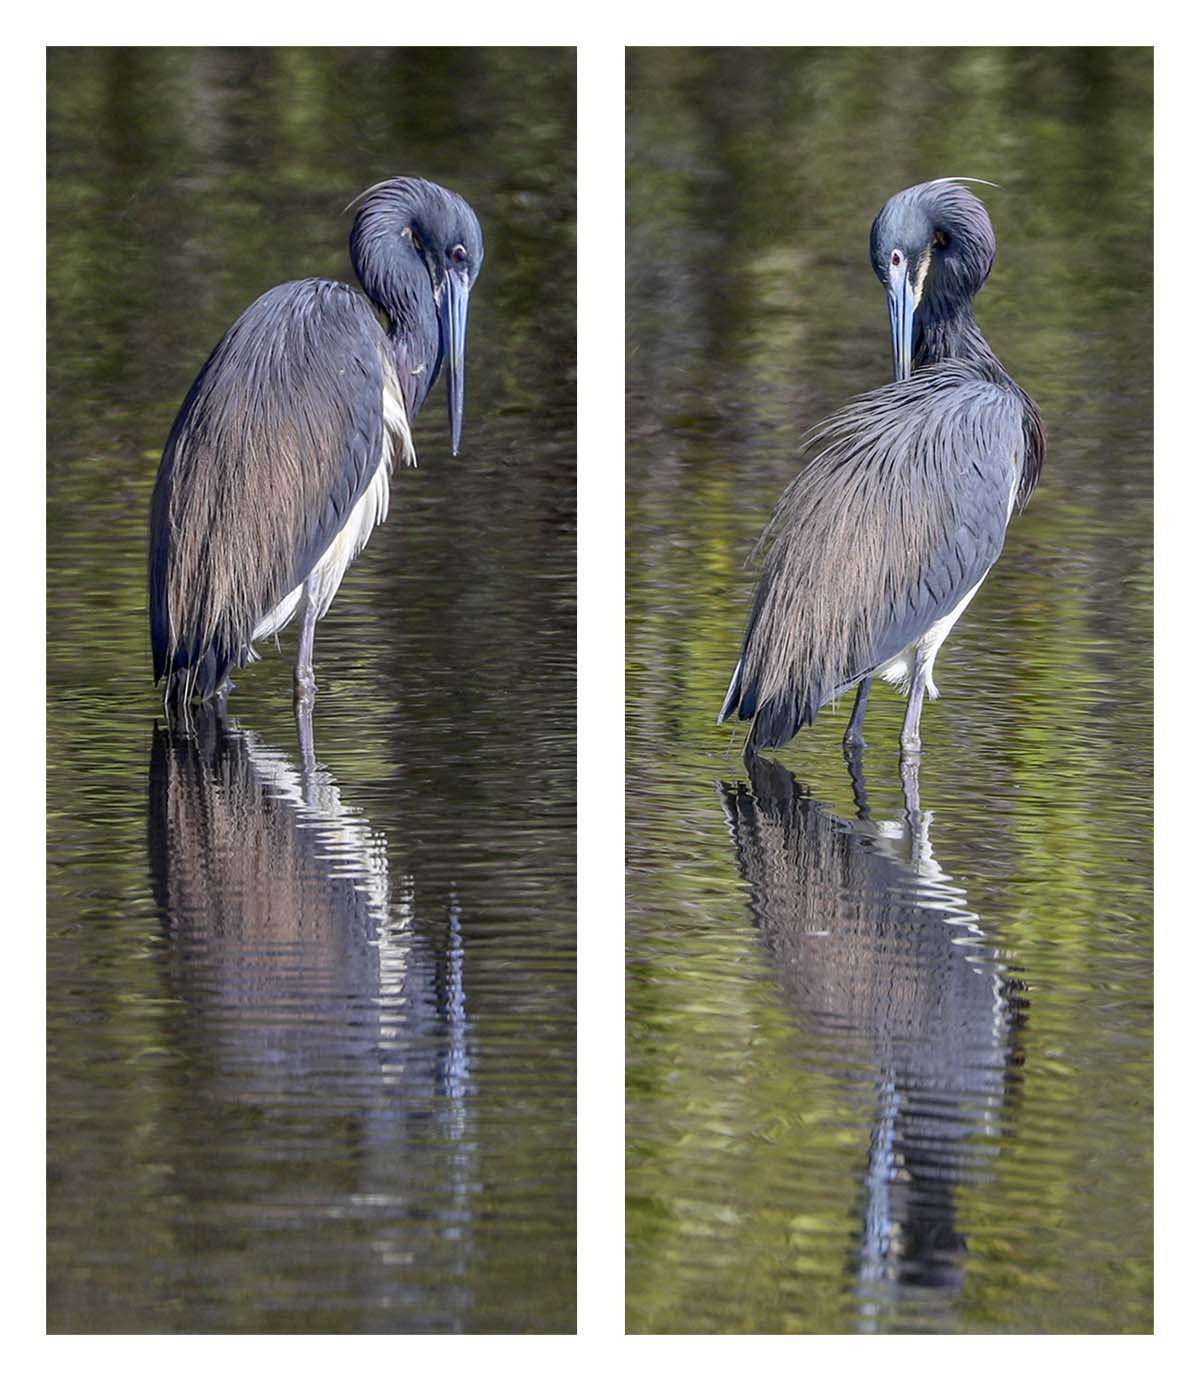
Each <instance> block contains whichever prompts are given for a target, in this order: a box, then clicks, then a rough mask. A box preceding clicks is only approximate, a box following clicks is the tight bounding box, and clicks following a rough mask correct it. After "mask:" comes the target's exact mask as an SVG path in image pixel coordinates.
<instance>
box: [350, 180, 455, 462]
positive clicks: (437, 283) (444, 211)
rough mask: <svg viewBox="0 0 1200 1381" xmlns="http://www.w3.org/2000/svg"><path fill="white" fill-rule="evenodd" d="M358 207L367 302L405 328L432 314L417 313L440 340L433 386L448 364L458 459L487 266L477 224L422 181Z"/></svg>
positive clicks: (365, 197) (451, 197)
mask: <svg viewBox="0 0 1200 1381" xmlns="http://www.w3.org/2000/svg"><path fill="white" fill-rule="evenodd" d="M356 201H357V203H358V213H357V215H356V216H355V218H354V228H353V229H352V230H351V232H350V258H351V261H352V262H353V264H354V268H355V272H357V274H358V276H359V279H360V280H361V281H362V285H363V287H364V288H365V289H366V291H367V293H368V295H369V296H370V297H372V298H373V299H374V300H375V301H376V302H379V303H380V304H381V305H383V306H384V307H385V309H387V310H388V312H389V314H392V315H393V320H395V321H397V322H399V323H400V324H401V325H404V324H406V323H413V322H416V321H421V320H424V319H427V318H428V313H426V312H424V311H422V310H420V309H421V308H422V307H424V306H431V307H432V316H433V318H434V319H436V322H437V335H438V340H437V359H436V362H435V364H434V365H433V368H432V371H431V376H430V384H431V385H432V383H433V380H434V379H435V378H436V376H437V372H438V370H439V369H440V367H441V365H442V362H443V361H445V364H446V385H447V394H448V396H449V403H450V448H451V450H452V451H453V453H454V454H455V455H457V454H458V445H459V441H460V440H461V438H462V417H463V385H464V380H465V374H466V354H467V307H468V304H469V302H470V297H471V289H472V288H473V287H474V286H475V279H476V278H477V277H478V276H479V268H480V265H481V264H482V263H483V232H482V231H481V230H480V228H479V221H478V219H477V218H476V215H475V212H474V211H472V210H471V208H470V206H468V205H467V203H466V202H465V201H464V200H463V199H462V197H460V196H458V195H457V194H456V193H454V192H450V191H447V190H446V188H445V187H439V186H438V185H437V183H436V182H426V181H425V180H424V179H423V178H417V177H397V178H392V179H391V180H390V181H388V182H380V183H378V184H377V185H376V186H374V187H372V188H370V189H369V190H368V191H366V192H364V193H363V194H362V196H361V197H358V198H356ZM353 204H354V203H352V205H353ZM413 293H418V294H422V293H423V294H424V295H425V296H426V302H425V303H421V302H416V303H414V302H412V301H411V297H412V294H413ZM430 329H431V330H432V329H433V328H432V323H431V326H430Z"/></svg>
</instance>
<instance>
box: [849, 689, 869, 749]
mask: <svg viewBox="0 0 1200 1381" xmlns="http://www.w3.org/2000/svg"><path fill="white" fill-rule="evenodd" d="M871 680H872V678H871V677H870V676H864V677H863V679H862V680H861V681H860V682H859V683H858V694H857V695H856V696H855V697H854V713H853V714H852V715H851V716H850V723H849V724H847V725H846V732H845V733H844V734H843V735H842V746H843V747H844V748H847V749H850V748H865V747H866V746H867V741H866V739H865V738H863V720H865V719H866V717H867V697H868V696H869V695H870V694H871Z"/></svg>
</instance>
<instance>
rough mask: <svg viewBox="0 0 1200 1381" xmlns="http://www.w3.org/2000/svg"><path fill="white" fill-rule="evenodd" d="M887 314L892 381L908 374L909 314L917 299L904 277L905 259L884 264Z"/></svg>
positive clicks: (911, 317) (906, 265) (910, 362)
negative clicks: (889, 327)
mask: <svg viewBox="0 0 1200 1381" xmlns="http://www.w3.org/2000/svg"><path fill="white" fill-rule="evenodd" d="M887 294H888V316H889V317H890V318H891V321H892V369H893V370H894V372H895V376H896V381H897V382H899V381H900V380H901V379H907V378H908V376H909V375H910V374H911V373H912V342H913V317H914V316H915V315H916V311H917V299H916V297H915V296H914V294H913V290H912V284H911V283H910V282H909V280H908V261H907V260H906V259H904V258H903V257H901V259H900V262H899V263H898V264H891V265H889V267H888V290H887Z"/></svg>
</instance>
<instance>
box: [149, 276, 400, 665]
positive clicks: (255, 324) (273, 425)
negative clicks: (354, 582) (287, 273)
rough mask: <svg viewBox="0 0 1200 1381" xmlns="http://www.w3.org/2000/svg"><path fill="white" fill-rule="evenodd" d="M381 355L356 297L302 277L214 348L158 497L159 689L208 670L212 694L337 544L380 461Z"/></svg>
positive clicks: (153, 560) (154, 590)
mask: <svg viewBox="0 0 1200 1381" xmlns="http://www.w3.org/2000/svg"><path fill="white" fill-rule="evenodd" d="M385 348H386V338H385V337H384V334H383V331H382V330H381V328H380V326H379V324H378V323H377V321H376V320H375V317H374V314H373V313H372V311H371V308H370V306H369V305H368V303H367V301H366V299H365V298H363V297H362V295H361V294H359V293H357V292H355V291H354V290H353V289H352V288H348V287H346V286H345V285H344V284H341V283H334V282H328V281H324V280H320V279H307V280H304V281H302V282H297V283H283V284H281V285H280V286H279V287H276V288H272V289H271V290H270V291H269V292H267V293H264V294H263V296H262V297H260V298H259V299H258V300H257V301H256V302H255V303H254V304H253V305H252V306H250V307H249V308H248V309H247V310H246V311H245V312H244V313H243V315H242V316H241V317H239V319H238V320H237V321H236V322H235V323H234V325H233V326H232V327H231V328H230V329H229V331H228V332H227V333H226V334H225V336H224V337H223V339H222V340H221V342H220V344H219V345H218V346H217V347H216V349H215V350H214V351H213V353H212V355H211V356H210V357H209V359H208V362H207V363H206V364H205V366H204V368H203V369H202V370H201V371H200V375H199V377H198V378H197V379H196V382H195V383H194V384H193V385H192V388H191V391H190V392H189V393H188V396H187V398H186V399H185V401H184V404H183V407H182V408H181V409H180V412H179V416H178V417H177V418H176V420H175V425H174V427H173V428H172V429H171V435H170V437H169V439H168V441H167V446H166V449H165V451H164V453H163V460H162V465H161V467H160V469H159V474H158V481H157V483H156V485H155V492H154V505H153V511H152V521H151V549H150V606H151V609H150V614H151V640H152V643H153V648H154V670H155V679H156V680H157V679H158V677H160V676H161V675H162V674H163V673H164V672H166V671H168V670H170V671H174V670H177V669H178V668H180V667H183V666H193V667H198V666H201V665H204V666H205V667H206V672H205V676H206V679H207V677H208V676H209V675H217V674H218V671H219V676H218V683H219V680H220V679H223V676H224V670H225V668H227V667H228V666H230V665H238V664H239V662H240V660H241V659H243V658H244V656H245V654H246V652H247V651H248V648H249V643H250V636H251V633H252V632H253V630H254V627H255V625H256V624H257V623H258V622H259V621H260V620H261V619H262V617H263V616H264V615H265V614H266V613H267V612H268V611H269V610H270V609H272V608H274V606H275V605H276V604H278V603H279V601H280V600H281V599H283V598H284V596H285V595H287V594H288V593H289V592H290V591H292V590H293V589H295V588H296V586H297V585H299V584H300V583H301V582H302V581H303V580H304V579H305V577H306V576H307V575H308V574H309V573H310V572H311V571H312V569H313V567H314V566H315V565H316V563H317V562H318V561H319V560H320V559H321V556H322V555H323V554H324V553H325V551H326V550H327V549H328V547H329V545H330V543H331V542H332V541H333V539H334V538H335V537H336V536H337V534H338V532H339V531H340V529H341V528H342V526H343V525H344V523H345V522H346V519H347V518H348V517H349V514H350V512H351V510H352V509H353V507H354V505H355V504H356V503H357V502H358V500H359V499H360V498H361V497H362V495H363V493H364V492H365V490H366V488H367V487H368V485H369V484H370V482H371V479H372V477H373V476H374V474H375V472H376V470H377V468H378V466H379V464H380V459H381V457H382V455H383V453H384V446H385V437H386V419H385V415H384V386H385V375H386V374H387V373H388V371H389V370H390V368H391V366H390V365H389V364H388V362H387V357H386V356H385V354H384V350H385ZM213 688H215V687H213ZM201 689H202V690H203V689H204V687H201Z"/></svg>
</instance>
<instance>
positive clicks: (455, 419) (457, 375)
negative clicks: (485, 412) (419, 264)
mask: <svg viewBox="0 0 1200 1381" xmlns="http://www.w3.org/2000/svg"><path fill="white" fill-rule="evenodd" d="M470 297H471V287H470V284H469V283H468V282H467V276H466V274H465V273H464V274H461V275H460V274H454V273H448V274H447V275H446V281H445V283H444V284H443V287H442V301H441V318H442V342H443V348H444V350H445V354H446V395H447V398H448V400H449V403H450V453H451V454H452V455H458V443H459V442H460V441H461V440H462V420H463V378H464V375H465V373H466V362H467V306H468V304H469V302H470Z"/></svg>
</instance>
